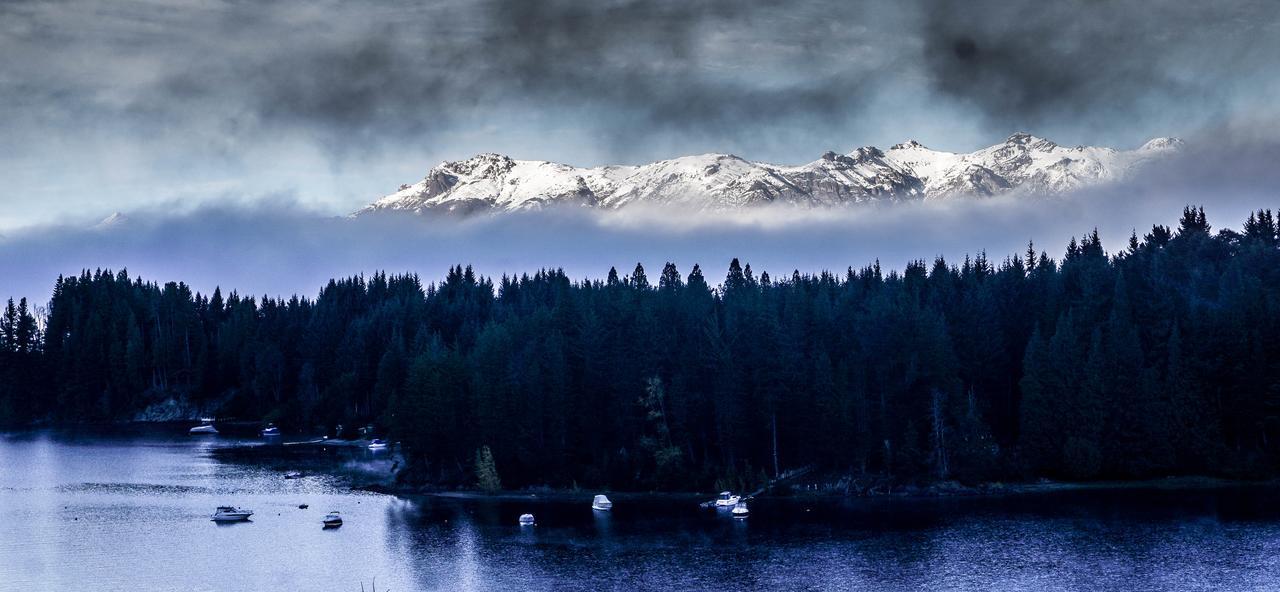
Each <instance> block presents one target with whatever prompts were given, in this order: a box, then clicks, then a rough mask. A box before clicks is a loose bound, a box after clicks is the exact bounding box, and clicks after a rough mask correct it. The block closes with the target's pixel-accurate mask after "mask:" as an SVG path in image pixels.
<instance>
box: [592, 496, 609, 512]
mask: <svg viewBox="0 0 1280 592" xmlns="http://www.w3.org/2000/svg"><path fill="white" fill-rule="evenodd" d="M591 509H592V510H601V511H605V512H607V511H609V510H612V509H613V502H611V501H609V498H608V497H606V496H604V495H597V496H596V498H595V499H593V500H591Z"/></svg>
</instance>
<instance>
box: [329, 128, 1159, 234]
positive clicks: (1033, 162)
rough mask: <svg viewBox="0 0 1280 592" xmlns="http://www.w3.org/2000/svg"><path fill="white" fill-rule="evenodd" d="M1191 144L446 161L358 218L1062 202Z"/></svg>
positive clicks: (1033, 140) (1028, 141) (1032, 144)
mask: <svg viewBox="0 0 1280 592" xmlns="http://www.w3.org/2000/svg"><path fill="white" fill-rule="evenodd" d="M1181 145H1182V141H1181V140H1178V139H1176V138H1156V139H1153V140H1151V141H1149V142H1147V143H1146V144H1143V145H1142V146H1141V147H1139V148H1137V149H1135V150H1116V149H1112V148H1100V147H1091V146H1077V147H1074V148H1068V147H1063V146H1059V145H1057V144H1055V143H1053V142H1051V141H1049V140H1046V139H1043V138H1038V137H1036V136H1032V135H1030V134H1026V133H1017V134H1014V135H1012V136H1009V138H1008V139H1007V140H1005V141H1004V142H1002V143H1000V144H996V145H994V146H990V147H988V148H983V149H981V150H977V151H974V152H969V153H956V152H944V151H940V150H932V149H929V148H926V147H925V146H923V145H921V144H920V143H918V142H915V141H910V142H904V143H902V144H897V145H895V146H893V147H892V148H889V149H888V150H880V149H879V148H875V147H870V146H868V147H863V148H858V149H856V150H854V151H853V152H850V153H848V154H837V153H835V152H828V153H826V154H823V155H822V157H821V158H819V159H818V160H815V161H813V162H810V163H807V164H802V165H798V166H783V165H774V164H768V163H762V162H752V161H748V160H744V159H742V158H739V157H737V156H734V155H732V154H700V155H697V156H684V157H680V158H675V159H671V160H663V161H658V162H654V163H650V164H645V165H640V166H602V167H594V168H580V167H573V166H569V165H564V164H558V163H554V162H547V161H541V160H515V159H512V158H509V157H507V156H503V155H501V154H478V155H476V156H473V157H471V158H468V159H466V160H461V161H456V162H445V163H442V164H440V165H439V166H437V167H435V168H433V169H431V171H430V172H429V173H427V176H426V177H425V178H423V179H422V180H421V181H418V182H417V183H413V184H411V185H402V186H401V187H400V190H399V191H397V192H395V193H392V194H390V195H388V196H386V197H383V198H382V199H379V200H377V201H376V202H374V203H372V204H370V205H369V206H367V207H365V208H364V209H361V210H360V211H358V212H356V213H355V214H354V215H360V214H367V213H372V212H383V211H408V212H414V213H419V214H422V213H430V212H442V211H443V212H455V213H470V212H478V211H511V210H522V209H536V208H542V207H545V206H549V205H555V204H576V205H582V206H588V207H596V208H605V209H617V208H622V207H625V206H628V205H631V204H639V203H644V204H657V205H667V204H672V205H680V206H684V207H691V208H693V209H699V210H718V209H732V208H738V207H743V206H751V205H759V204H769V203H784V204H793V205H801V206H834V205H846V204H863V203H884V202H889V203H892V202H906V201H929V200H941V199H953V198H957V197H962V196H977V197H986V196H993V195H997V194H1001V193H1007V192H1025V193H1027V194H1036V195H1044V194H1055V193H1061V192H1064V191H1068V190H1071V189H1075V188H1078V187H1082V186H1085V185H1091V184H1095V183H1103V182H1109V181H1115V180H1118V179H1122V178H1124V177H1126V176H1127V175H1130V174H1132V173H1133V172H1134V171H1135V170H1136V169H1138V168H1139V167H1141V166H1142V165H1143V164H1145V163H1149V162H1152V161H1154V160H1157V159H1159V158H1161V157H1164V156H1167V155H1169V154H1171V153H1172V152H1174V151H1176V150H1177V149H1178V148H1179V147H1180V146H1181Z"/></svg>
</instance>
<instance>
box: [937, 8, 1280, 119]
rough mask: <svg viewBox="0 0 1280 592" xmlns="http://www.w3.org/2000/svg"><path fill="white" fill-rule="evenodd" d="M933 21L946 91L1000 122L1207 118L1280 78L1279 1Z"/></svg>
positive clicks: (1033, 11)
mask: <svg viewBox="0 0 1280 592" xmlns="http://www.w3.org/2000/svg"><path fill="white" fill-rule="evenodd" d="M924 14H925V18H924V24H923V27H922V31H921V32H922V37H923V39H924V64H925V66H926V68H927V71H928V75H929V76H930V78H931V80H932V82H933V85H934V87H935V89H936V90H937V91H938V92H939V93H940V94H941V95H943V96H947V97H952V98H954V99H957V100H960V101H965V102H969V103H971V104H973V105H975V106H976V107H978V108H979V110H980V111H981V113H982V114H983V115H984V116H985V117H986V118H987V119H988V120H989V121H991V122H992V123H994V124H998V125H1004V126H1010V127H1017V128H1033V129H1034V128H1036V127H1037V126H1043V125H1046V124H1061V123H1063V122H1067V123H1069V124H1072V125H1080V126H1092V127H1101V126H1115V125H1133V124H1134V122H1140V123H1146V122H1149V121H1153V120H1154V121H1163V120H1168V119H1170V118H1176V117H1183V116H1187V115H1190V116H1191V117H1192V118H1193V119H1195V120H1197V121H1202V120H1203V119H1204V118H1205V117H1206V116H1209V117H1221V116H1224V115H1227V114H1228V112H1229V111H1231V110H1234V109H1240V108H1241V107H1247V106H1248V105H1247V104H1246V105H1242V104H1241V103H1240V102H1241V100H1242V99H1243V100H1245V101H1246V103H1247V102H1249V101H1253V102H1255V103H1254V104H1255V105H1256V104H1257V103H1256V102H1258V101H1260V100H1262V99H1263V97H1265V96H1266V94H1267V89H1274V88H1275V85H1276V81H1277V75H1278V74H1277V72H1276V70H1275V56H1276V55H1280V35H1277V32H1278V31H1277V23H1278V22H1280V4H1277V3H1275V2H1271V1H1265V0H1264V1H1255V0H1238V1H1230V2H1181V1H1176V0H1153V1H1150V2H1123V1H1109V0H1056V1H1054V2H1007V1H1001V0H946V1H943V2H939V3H937V4H936V6H934V7H933V8H931V9H930V10H927V11H925V13H924ZM1179 133H1186V132H1183V131H1179Z"/></svg>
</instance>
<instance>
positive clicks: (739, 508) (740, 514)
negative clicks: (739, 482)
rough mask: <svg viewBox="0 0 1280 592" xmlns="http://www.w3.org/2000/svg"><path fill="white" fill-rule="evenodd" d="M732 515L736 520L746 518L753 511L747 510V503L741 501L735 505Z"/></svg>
mask: <svg viewBox="0 0 1280 592" xmlns="http://www.w3.org/2000/svg"><path fill="white" fill-rule="evenodd" d="M730 513H731V514H733V517H734V518H746V517H747V516H748V515H749V514H750V513H751V510H749V509H747V502H744V501H739V502H738V503H736V504H734V506H733V510H731V511H730Z"/></svg>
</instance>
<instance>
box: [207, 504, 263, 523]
mask: <svg viewBox="0 0 1280 592" xmlns="http://www.w3.org/2000/svg"><path fill="white" fill-rule="evenodd" d="M252 515H253V510H246V509H244V508H237V507H235V506H218V509H217V510H214V512H213V516H212V517H210V520H213V521H214V522H242V521H245V520H248V519H249V517H250V516H252Z"/></svg>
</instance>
